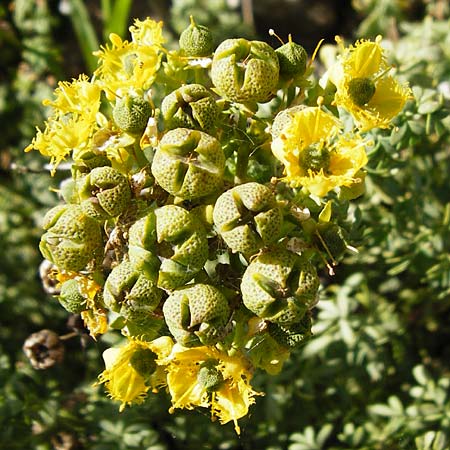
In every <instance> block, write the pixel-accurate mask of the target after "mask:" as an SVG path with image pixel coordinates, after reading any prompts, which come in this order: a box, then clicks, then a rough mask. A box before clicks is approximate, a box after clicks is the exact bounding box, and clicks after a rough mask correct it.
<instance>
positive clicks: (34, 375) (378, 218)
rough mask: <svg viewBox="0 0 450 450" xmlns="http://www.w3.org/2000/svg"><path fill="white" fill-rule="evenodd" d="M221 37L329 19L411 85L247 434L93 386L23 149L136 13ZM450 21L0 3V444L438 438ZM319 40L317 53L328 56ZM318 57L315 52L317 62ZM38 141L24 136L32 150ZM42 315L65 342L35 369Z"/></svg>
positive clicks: (426, 0) (403, 5)
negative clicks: (48, 266) (63, 88)
mask: <svg viewBox="0 0 450 450" xmlns="http://www.w3.org/2000/svg"><path fill="white" fill-rule="evenodd" d="M191 14H192V15H194V16H195V18H196V20H197V22H198V23H201V24H203V25H207V26H209V27H210V28H211V29H212V30H213V32H214V34H215V37H216V39H217V42H219V41H221V40H223V39H225V38H227V37H236V36H243V37H254V38H259V39H262V40H266V41H268V42H270V43H272V44H273V45H276V44H275V42H271V39H273V38H271V37H269V36H268V33H267V30H268V28H274V29H275V30H276V31H277V33H278V34H279V35H281V36H282V37H286V36H287V34H288V33H292V35H293V38H294V40H296V41H297V42H299V43H301V44H303V45H304V46H305V47H306V48H307V49H308V50H309V51H310V52H311V51H312V50H313V49H314V47H315V45H316V43H317V42H318V41H319V40H320V39H321V38H325V42H327V43H330V44H331V43H333V38H334V35H335V34H341V35H343V36H344V37H345V38H346V39H347V40H349V41H351V40H353V39H355V38H359V37H367V38H373V37H375V36H376V35H377V34H382V35H383V36H385V37H386V38H387V40H386V45H387V46H388V47H389V48H390V55H391V58H392V61H391V62H392V63H394V64H395V65H396V66H397V67H398V75H399V76H401V77H402V78H403V79H404V80H408V81H409V82H410V85H411V87H412V88H413V92H414V99H412V100H411V101H410V102H409V103H408V104H407V107H406V108H405V110H404V111H403V112H402V113H401V115H400V116H399V117H398V118H397V119H396V123H397V126H396V127H394V128H393V129H391V130H386V131H383V132H379V131H378V132H376V133H374V134H373V139H374V141H375V146H374V148H373V150H372V152H371V157H370V163H369V166H368V177H367V192H366V194H365V195H364V196H363V197H361V198H360V199H358V200H357V201H356V202H355V203H354V204H353V205H352V206H351V207H350V208H349V209H348V211H347V214H348V217H347V219H348V222H349V227H351V239H350V241H351V242H352V243H353V245H355V246H356V247H357V248H358V249H359V253H358V254H356V255H351V254H349V255H348V257H346V259H345V260H344V262H343V264H341V265H340V266H339V267H338V268H337V270H336V274H335V275H334V276H333V277H330V276H328V275H327V274H323V279H322V283H323V285H324V286H325V287H324V289H323V291H322V292H321V300H320V302H319V304H318V305H317V308H316V309H315V310H314V327H313V331H314V338H313V339H312V340H311V341H309V342H308V343H307V344H306V345H305V346H304V347H303V348H300V349H298V350H296V351H295V353H294V354H293V356H292V358H291V359H290V360H289V361H288V362H287V363H286V367H285V369H284V370H283V371H282V373H281V374H279V375H278V376H274V377H269V376H263V375H259V376H257V377H256V379H255V383H256V385H257V386H256V387H258V388H260V389H262V390H264V391H265V392H266V395H265V397H263V398H260V399H259V400H258V404H257V406H254V407H253V408H252V410H251V414H250V416H249V417H247V418H245V419H244V420H243V421H242V424H241V428H242V435H241V436H240V437H238V436H236V435H235V433H234V431H233V429H232V427H231V426H224V427H222V426H220V425H218V424H215V423H211V422H210V418H209V417H208V416H207V415H206V414H203V413H202V412H201V411H200V412H199V413H189V412H184V413H183V412H181V413H176V414H175V415H170V414H169V413H168V412H167V410H168V407H169V401H168V399H166V400H164V399H163V397H161V396H158V400H156V397H155V398H151V397H150V398H149V400H148V401H147V402H146V403H145V404H144V405H141V406H134V407H133V408H129V409H126V410H125V411H124V412H123V413H121V414H119V413H118V408H117V405H116V404H115V403H113V402H111V401H110V400H109V399H107V398H106V396H105V395H104V392H103V389H102V388H98V387H93V386H92V382H93V381H95V379H96V376H97V374H98V373H99V372H100V371H101V370H102V369H103V363H102V359H101V352H102V350H103V349H104V348H105V347H106V346H109V345H111V344H112V343H113V342H114V339H116V337H115V336H113V335H111V336H110V335H107V336H105V337H104V338H102V339H101V340H100V341H99V342H95V341H93V340H91V339H87V338H86V336H85V335H84V331H83V330H82V328H80V326H79V324H78V321H77V318H76V317H69V319H68V318H67V314H66V312H65V311H64V310H63V309H62V308H61V306H59V304H58V302H57V301H56V300H54V299H53V298H52V297H51V296H50V295H48V294H46V293H45V291H44V289H43V287H42V285H41V281H40V278H39V274H38V270H39V265H40V262H41V256H40V254H39V251H38V239H39V236H40V233H41V230H40V224H41V220H42V216H43V213H44V212H45V211H46V210H47V209H48V208H49V207H50V206H51V205H53V204H55V203H56V202H57V197H56V194H55V193H54V192H53V190H54V188H56V187H57V186H58V182H59V178H58V176H56V177H54V178H51V177H50V176H49V174H48V168H47V167H46V161H44V159H43V158H41V157H40V155H38V154H35V152H33V153H32V154H27V155H26V156H25V155H24V153H23V148H24V147H25V146H26V145H27V144H28V143H29V142H30V140H31V138H32V136H33V135H34V133H35V126H36V125H42V124H43V122H44V120H45V116H46V113H47V112H46V110H45V107H44V106H42V103H41V102H42V99H44V98H48V97H50V96H51V93H52V91H53V89H54V88H55V86H56V83H57V81H58V80H61V79H62V80H64V79H70V78H72V77H76V76H77V75H78V74H79V73H81V72H86V73H90V72H91V71H92V69H93V64H94V61H93V59H92V57H91V52H92V51H93V50H95V49H96V48H98V45H99V43H104V42H105V41H106V39H107V36H108V35H109V33H110V32H111V31H114V32H116V33H118V34H120V35H122V36H123V37H127V27H128V25H129V24H130V21H131V19H130V18H133V17H138V18H141V19H143V18H145V17H146V16H151V17H152V18H154V19H161V20H164V22H165V30H166V33H167V39H168V40H169V43H170V42H172V43H176V39H177V38H176V36H177V34H178V33H179V32H180V31H181V30H182V29H184V28H185V27H186V26H187V24H188V18H189V15H191ZM449 25H450V22H449V6H448V2H446V1H442V0H435V1H434V0H414V1H404V0H390V1H387V0H381V1H376V0H353V1H344V2H342V1H332V0H323V1H314V2H312V1H301V0H283V1H275V0H260V1H258V2H256V1H255V2H252V1H249V0H241V1H240V0H208V1H206V0H199V1H195V0H173V1H172V2H169V1H165V0H155V1H134V2H133V1H131V0H127V1H119V0H117V1H113V0H102V1H84V2H83V1H81V0H61V1H56V0H55V1H50V0H49V1H47V0H35V1H29V0H16V1H10V2H2V4H1V6H0V60H1V67H0V127H1V131H0V135H1V141H0V175H1V178H0V249H1V253H2V255H1V259H0V267H1V271H0V317H1V319H0V320H1V327H0V385H1V386H2V389H1V391H0V423H1V426H0V443H1V445H0V447H1V448H4V449H5V450H13V449H21V450H22V449H39V450H47V449H55V450H72V449H94V450H107V449H108V450H111V449H124V450H125V449H127V450H128V449H148V450H150V449H151V450H160V449H161V450H163V449H168V450H169V449H269V450H278V449H280V450H281V449H288V450H319V449H368V450H369V449H380V450H381V449H383V450H385V449H393V450H395V449H405V450H406V449H415V448H416V449H421V450H422V449H423V450H445V449H448V448H450V389H449V388H450V363H449V361H450V345H449V342H450V322H449V320H448V317H449V315H450V256H449V253H450V252H449V242H450V236H449V234H450V233H449V228H450V203H449V195H448V192H449V185H448V174H449V173H450V167H449V166H450V164H449V154H450V151H449V150H450V116H449V106H450V82H449V80H450V31H449V30H450V27H449ZM324 55H325V52H323V55H322V56H323V57H322V59H321V60H322V62H323V63H324V64H326V61H325V60H326V58H325V57H324ZM321 60H317V65H318V68H319V70H320V68H321V64H322V62H321ZM36 153H37V152H36ZM42 328H49V329H52V330H54V331H56V332H58V333H59V334H60V335H65V334H67V333H71V332H73V334H74V335H75V336H76V337H75V338H74V339H68V340H67V341H65V346H66V355H65V359H64V362H63V363H62V364H61V365H59V366H55V367H53V368H51V369H48V370H46V371H36V370H34V369H32V367H31V365H30V364H29V362H28V361H27V360H26V358H25V356H24V354H23V351H22V345H23V342H24V341H25V339H26V338H27V336H28V335H29V334H31V333H33V332H36V331H38V330H40V329H42Z"/></svg>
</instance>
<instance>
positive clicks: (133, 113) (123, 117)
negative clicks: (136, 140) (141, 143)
mask: <svg viewBox="0 0 450 450" xmlns="http://www.w3.org/2000/svg"><path fill="white" fill-rule="evenodd" d="M151 114H152V107H151V105H150V103H149V102H148V101H147V100H145V99H143V98H142V97H135V96H131V95H125V96H124V97H122V98H119V99H117V101H116V104H115V105H114V108H113V119H114V122H115V123H116V125H117V126H118V127H119V128H120V129H121V130H123V131H125V132H127V133H131V134H134V133H140V132H142V131H143V130H144V128H145V126H146V125H147V122H148V119H149V117H150V116H151Z"/></svg>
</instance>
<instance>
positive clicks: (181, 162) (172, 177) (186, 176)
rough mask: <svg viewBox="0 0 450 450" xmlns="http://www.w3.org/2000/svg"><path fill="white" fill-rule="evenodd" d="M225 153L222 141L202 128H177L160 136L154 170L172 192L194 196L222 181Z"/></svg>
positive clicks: (154, 159) (181, 196)
mask: <svg viewBox="0 0 450 450" xmlns="http://www.w3.org/2000/svg"><path fill="white" fill-rule="evenodd" d="M224 170H225V156H224V154H223V151H222V148H221V146H220V143H219V141H218V140H217V139H216V138H214V137H212V136H210V135H208V134H206V133H204V132H203V131H197V130H189V129H187V128H177V129H175V130H171V131H169V132H167V133H166V134H165V135H164V137H163V138H162V139H161V142H160V144H159V147H158V148H157V150H156V152H155V155H154V158H153V163H152V173H153V176H154V177H155V179H156V181H157V182H158V183H159V184H160V186H161V187H162V188H163V189H164V190H165V191H167V192H169V194H172V195H174V196H177V197H180V198H182V199H184V200H192V199H196V198H201V197H204V196H206V195H209V194H212V193H213V192H215V191H216V190H217V189H218V188H219V187H220V186H221V185H222V177H223V173H224Z"/></svg>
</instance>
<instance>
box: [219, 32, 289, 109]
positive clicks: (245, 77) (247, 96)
mask: <svg viewBox="0 0 450 450" xmlns="http://www.w3.org/2000/svg"><path fill="white" fill-rule="evenodd" d="M279 70H280V67H279V62H278V57H277V55H276V53H275V51H274V50H273V48H272V47H271V46H270V45H268V44H266V43H265V42H261V41H247V40H246V39H242V38H240V39H227V40H225V41H224V42H222V43H221V44H220V45H219V47H217V49H216V51H215V52H214V58H213V62H212V66H211V79H212V82H213V84H214V86H215V88H216V90H217V91H218V93H219V94H220V95H221V96H222V97H224V98H226V99H227V100H230V101H234V102H238V103H246V102H267V101H269V100H270V98H271V97H272V95H273V93H274V92H275V90H276V87H277V84H278V77H279Z"/></svg>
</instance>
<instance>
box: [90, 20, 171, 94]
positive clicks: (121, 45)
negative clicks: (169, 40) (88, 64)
mask: <svg viewBox="0 0 450 450" xmlns="http://www.w3.org/2000/svg"><path fill="white" fill-rule="evenodd" d="M161 28H162V22H155V21H153V20H151V19H146V20H144V21H140V20H136V21H135V23H134V26H131V27H130V32H131V36H132V41H131V42H128V41H122V39H121V38H120V36H118V35H117V34H115V33H111V34H110V36H109V39H110V41H111V44H112V45H111V46H108V45H106V46H105V47H103V46H102V47H100V50H99V51H97V52H95V53H94V54H95V55H96V56H98V58H99V67H98V68H97V70H96V71H95V72H94V74H95V76H96V77H97V78H98V82H99V84H100V85H101V86H102V88H103V89H104V90H105V93H106V96H107V98H108V99H109V100H114V99H115V97H116V95H121V94H123V93H124V92H128V91H135V92H140V91H142V90H147V89H149V88H150V86H151V85H152V83H153V81H154V79H155V76H156V72H157V71H158V69H159V65H160V62H161V52H160V49H161V44H162V43H163V42H164V40H163V37H162V30H161Z"/></svg>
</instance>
